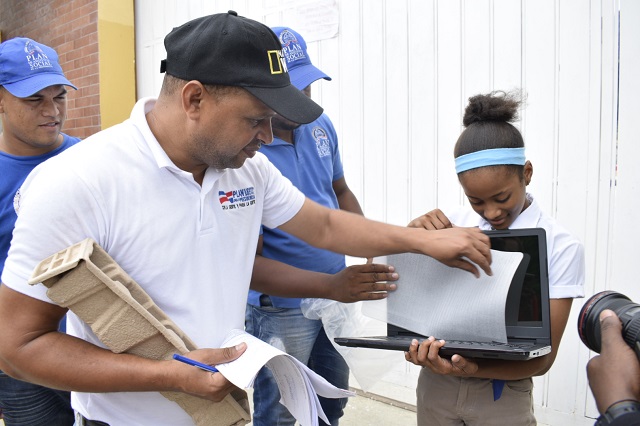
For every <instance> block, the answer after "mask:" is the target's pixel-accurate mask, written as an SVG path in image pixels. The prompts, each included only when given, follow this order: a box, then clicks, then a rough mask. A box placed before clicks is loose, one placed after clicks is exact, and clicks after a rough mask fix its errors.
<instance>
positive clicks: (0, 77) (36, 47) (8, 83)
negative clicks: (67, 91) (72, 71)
mask: <svg viewBox="0 0 640 426" xmlns="http://www.w3.org/2000/svg"><path fill="white" fill-rule="evenodd" d="M57 84H63V85H65V86H71V87H73V88H74V89H76V90H77V89H78V88H77V87H76V86H74V85H73V84H71V83H70V82H69V80H67V78H66V77H65V76H64V73H63V72H62V67H60V64H59V63H58V54H57V53H56V51H55V50H53V49H52V48H50V47H49V46H45V45H44V44H42V43H38V42H36V41H33V40H31V39H29V38H23V37H16V38H12V39H10V40H7V41H5V42H4V43H0V86H2V87H4V88H5V89H7V90H8V91H9V93H11V94H12V95H13V96H15V97H17V98H26V97H29V96H31V95H33V94H34V93H36V92H39V91H40V90H42V89H44V88H46V87H49V86H54V85H57Z"/></svg>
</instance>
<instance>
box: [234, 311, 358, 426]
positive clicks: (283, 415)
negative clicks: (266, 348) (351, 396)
mask: <svg viewBox="0 0 640 426" xmlns="http://www.w3.org/2000/svg"><path fill="white" fill-rule="evenodd" d="M245 327H246V331H247V333H250V334H252V335H254V336H256V337H258V338H259V339H260V340H263V341H265V342H267V343H269V344H271V345H272V346H275V347H276V348H278V349H280V350H283V351H285V352H287V353H288V354H290V355H292V356H294V357H295V358H297V359H298V360H299V361H300V362H302V363H304V364H306V365H307V366H308V367H309V368H311V369H312V370H313V371H315V372H316V373H317V374H319V375H320V376H322V377H324V378H325V379H326V380H327V381H328V382H329V383H331V384H332V385H334V386H336V387H339V388H342V389H348V388H349V367H348V366H347V363H346V362H345V361H344V359H343V358H342V356H341V355H340V354H339V353H338V351H336V350H335V348H334V347H333V345H332V344H331V342H330V341H329V339H328V338H327V335H326V334H325V332H324V329H323V328H322V321H319V320H310V319H308V318H305V316H304V315H302V311H301V310H300V309H289V308H274V307H271V306H262V307H256V306H252V305H247V314H246V323H245ZM319 399H320V404H321V405H322V410H323V411H324V412H325V414H326V415H327V418H328V419H329V421H330V422H331V425H332V426H337V425H338V421H339V419H340V417H342V414H343V409H344V407H345V406H346V405H347V398H340V399H332V398H323V397H319ZM279 401H280V392H279V391H278V386H277V385H276V382H275V380H274V379H273V376H272V375H271V371H269V369H268V368H266V367H264V368H262V370H260V372H259V373H258V376H257V377H256V380H255V383H254V387H253V425H254V426H293V425H294V423H295V419H294V418H293V416H292V415H291V414H290V413H289V410H287V409H286V408H285V407H284V405H282V404H280V402H279ZM320 424H321V425H325V424H326V423H324V422H323V421H322V420H320Z"/></svg>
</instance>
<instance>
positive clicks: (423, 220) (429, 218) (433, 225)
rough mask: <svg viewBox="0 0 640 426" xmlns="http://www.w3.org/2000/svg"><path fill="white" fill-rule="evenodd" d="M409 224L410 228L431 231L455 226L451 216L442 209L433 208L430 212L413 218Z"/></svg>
mask: <svg viewBox="0 0 640 426" xmlns="http://www.w3.org/2000/svg"><path fill="white" fill-rule="evenodd" d="M407 226H408V227H410V228H424V229H428V230H429V231H435V230H436V229H446V228H453V224H452V223H451V222H450V221H449V218H448V217H447V216H445V214H444V213H442V210H440V209H435V210H431V211H430V212H429V213H425V214H423V215H422V216H420V217H417V218H415V219H413V220H412V221H411V222H409V224H408V225H407Z"/></svg>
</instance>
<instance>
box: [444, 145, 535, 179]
mask: <svg viewBox="0 0 640 426" xmlns="http://www.w3.org/2000/svg"><path fill="white" fill-rule="evenodd" d="M525 162H526V158H525V156H524V148H494V149H484V150H482V151H476V152H472V153H469V154H465V155H461V156H460V157H457V158H456V173H458V174H460V173H462V172H466V171H467V170H471V169H477V168H479V167H486V166H504V165H508V164H509V165H511V164H513V165H517V166H524V163H525Z"/></svg>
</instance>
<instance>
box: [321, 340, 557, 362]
mask: <svg viewBox="0 0 640 426" xmlns="http://www.w3.org/2000/svg"><path fill="white" fill-rule="evenodd" d="M413 339H418V342H420V343H422V342H423V341H424V340H425V339H426V338H425V337H424V336H413V337H411V336H377V337H376V336H373V337H363V338H362V339H359V338H357V337H336V338H334V339H333V340H334V341H335V342H336V343H337V344H339V345H341V346H347V347H354V348H362V347H366V348H371V349H387V350H396V351H404V352H406V351H408V350H409V346H410V345H411V341H412V340H413ZM478 346H479V342H472V343H471V344H470V345H469V347H468V348H465V342H459V341H454V342H445V345H444V346H443V347H442V348H440V351H439V354H440V356H441V357H443V358H451V357H452V356H453V355H455V354H458V355H460V356H463V357H465V358H489V359H492V358H493V359H505V360H517V361H523V360H528V359H532V358H537V357H539V356H543V355H546V354H548V353H550V352H551V346H539V347H532V346H531V345H530V344H527V345H518V344H509V343H486V346H484V345H482V346H483V347H481V348H480V349H479V348H478Z"/></svg>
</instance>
